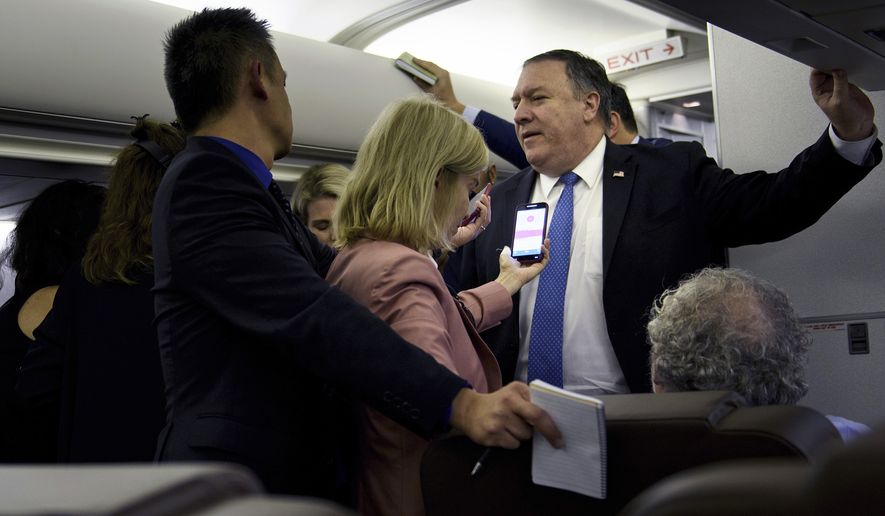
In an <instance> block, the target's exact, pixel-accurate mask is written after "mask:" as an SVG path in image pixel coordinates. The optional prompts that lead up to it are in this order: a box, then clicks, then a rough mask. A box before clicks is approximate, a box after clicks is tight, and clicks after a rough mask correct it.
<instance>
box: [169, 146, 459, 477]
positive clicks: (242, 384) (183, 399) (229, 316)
mask: <svg viewBox="0 0 885 516" xmlns="http://www.w3.org/2000/svg"><path fill="white" fill-rule="evenodd" d="M153 233H154V240H153V244H154V258H155V275H156V285H155V289H154V293H155V307H156V322H157V330H158V335H159V345H160V355H161V360H162V367H163V373H164V378H165V381H166V389H167V391H166V392H167V397H166V400H167V422H166V427H165V428H164V431H163V433H161V436H160V442H159V449H158V457H159V459H160V460H229V461H234V462H239V463H242V464H245V465H247V466H250V467H252V468H253V469H254V470H255V471H256V472H257V473H258V474H259V476H260V477H261V478H262V480H263V481H264V482H265V484H266V485H267V487H268V488H269V489H270V490H271V491H276V492H291V493H305V494H314V495H326V494H328V491H326V489H327V487H328V484H327V482H326V480H327V475H332V474H334V473H335V472H334V471H333V470H332V469H333V468H332V467H331V466H330V458H329V454H328V449H327V448H326V447H324V444H328V443H325V441H326V440H328V437H329V436H331V435H333V434H334V432H335V431H336V430H337V429H338V428H339V425H337V424H336V421H335V420H334V418H335V417H336V416H338V415H339V414H336V413H332V414H329V413H327V412H326V411H325V408H326V407H327V400H326V397H325V395H326V394H328V388H327V387H326V386H328V385H334V386H336V388H337V389H339V390H340V391H343V392H344V393H346V394H353V395H355V396H358V397H359V398H361V399H362V400H363V401H365V402H366V403H368V404H369V405H371V406H373V407H375V408H377V409H378V410H380V411H381V412H383V413H384V414H385V415H387V416H388V417H391V418H392V419H394V420H396V421H397V422H399V423H401V424H403V425H404V426H406V427H407V428H410V429H412V430H414V431H416V432H419V433H421V434H424V435H429V434H431V433H432V432H434V431H437V430H440V429H442V428H441V427H443V426H445V425H446V421H444V415H445V414H446V411H447V409H448V407H450V404H451V401H452V399H453V398H454V397H455V395H456V393H457V392H458V390H460V389H461V388H462V387H463V386H464V385H465V382H464V380H462V379H460V378H458V377H457V376H455V375H454V374H452V373H450V372H449V371H448V370H447V369H446V368H445V367H443V366H441V365H439V364H437V363H436V361H434V360H433V359H432V358H431V357H430V356H429V355H427V354H426V353H424V352H422V351H420V350H418V349H417V348H415V347H414V346H412V345H410V344H408V343H407V342H406V341H404V340H402V339H401V338H400V337H399V336H397V335H396V333H394V332H393V331H392V330H391V329H390V328H389V327H388V326H387V325H386V324H384V323H383V322H382V321H381V320H379V319H377V318H376V317H375V316H373V315H372V314H371V313H370V312H369V311H368V310H366V309H365V308H364V307H362V306H360V305H359V304H358V303H356V302H355V301H353V300H352V299H351V298H349V297H348V296H346V295H345V294H344V293H342V292H341V291H339V290H338V289H336V288H333V287H331V286H330V285H329V284H328V283H326V281H325V280H324V279H323V277H324V276H325V274H326V271H327V270H328V268H329V265H330V263H331V261H332V258H333V252H332V251H331V250H330V249H329V248H327V247H325V246H323V245H322V244H320V243H319V242H318V241H317V240H316V238H314V237H313V236H312V235H311V233H310V232H309V231H308V230H307V228H306V227H304V225H303V224H301V223H300V222H296V225H293V224H292V222H290V219H289V218H288V217H287V216H286V214H285V213H284V212H283V210H282V208H281V207H280V205H279V204H278V203H277V202H276V201H275V200H274V198H273V197H272V196H271V194H270V193H269V192H268V191H267V189H266V188H264V186H263V185H262V184H261V183H260V182H259V181H258V179H257V178H256V177H255V175H254V174H253V173H252V172H251V171H250V170H249V169H248V168H247V167H246V166H245V165H244V164H243V163H242V162H241V161H239V160H238V159H237V158H236V156H234V155H233V154H232V153H231V152H230V151H228V150H227V149H226V148H225V147H224V146H223V145H221V144H219V143H218V142H215V141H213V140H211V139H208V138H200V137H192V138H190V139H189V140H188V143H187V146H186V148H185V150H184V151H182V152H181V153H180V154H179V155H178V156H177V157H176V158H175V160H174V161H173V162H172V164H171V165H170V167H169V170H168V171H167V172H166V175H165V177H164V178H163V182H162V183H161V185H160V188H159V190H158V192H157V197H156V201H155V205H154V225H153Z"/></svg>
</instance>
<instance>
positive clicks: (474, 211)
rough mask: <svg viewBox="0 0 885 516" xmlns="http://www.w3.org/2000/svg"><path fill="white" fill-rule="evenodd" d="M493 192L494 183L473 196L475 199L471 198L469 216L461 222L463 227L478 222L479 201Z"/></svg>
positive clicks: (468, 205)
mask: <svg viewBox="0 0 885 516" xmlns="http://www.w3.org/2000/svg"><path fill="white" fill-rule="evenodd" d="M491 190H492V183H489V184H487V185H486V187H485V188H483V189H482V190H480V191H479V192H477V193H475V194H473V197H471V198H470V202H469V203H468V204H467V216H466V217H464V220H462V221H461V225H462V226H466V225H467V224H470V223H471V222H473V221H474V220H476V217H479V200H480V199H482V196H483V195H488V194H489V192H490V191H491Z"/></svg>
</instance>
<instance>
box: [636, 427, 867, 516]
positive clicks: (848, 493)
mask: <svg viewBox="0 0 885 516" xmlns="http://www.w3.org/2000/svg"><path fill="white" fill-rule="evenodd" d="M883 478H885V427H883V428H880V429H878V430H877V431H875V432H874V433H872V434H871V435H868V436H864V437H861V438H859V439H857V440H856V441H853V442H851V443H849V444H848V445H847V446H845V447H842V448H836V449H834V450H833V451H832V453H831V454H829V455H828V456H827V457H825V458H824V459H823V460H821V461H819V462H818V463H817V464H809V463H807V462H805V461H802V460H799V459H749V460H741V461H730V462H721V463H717V464H711V465H707V466H703V467H699V468H694V469H692V470H689V471H684V472H682V473H679V474H676V475H673V476H672V477H670V478H667V479H664V480H662V481H661V482H659V483H657V484H655V485H654V486H652V487H651V488H649V489H647V490H646V491H645V492H643V493H642V494H641V495H640V496H638V497H637V498H636V499H634V500H633V501H632V502H630V504H629V505H627V507H625V508H624V511H623V512H622V515H623V516H677V515H678V516H701V515H706V514H717V515H719V516H739V515H744V514H753V515H754V516H776V515H781V514H790V515H791V516H805V515H809V516H824V515H830V514H882V513H883V512H885V489H883V485H885V480H883Z"/></svg>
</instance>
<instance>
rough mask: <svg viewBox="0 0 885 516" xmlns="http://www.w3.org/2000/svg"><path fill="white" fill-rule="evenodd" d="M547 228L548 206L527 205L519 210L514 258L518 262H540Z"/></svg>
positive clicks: (543, 204) (540, 204)
mask: <svg viewBox="0 0 885 516" xmlns="http://www.w3.org/2000/svg"><path fill="white" fill-rule="evenodd" d="M546 226H547V204H545V203H535V204H526V205H522V206H520V207H519V208H517V210H516V231H515V233H514V234H513V257H514V258H516V259H517V260H540V259H541V257H542V256H543V251H542V250H541V249H542V246H543V244H544V231H545V229H546Z"/></svg>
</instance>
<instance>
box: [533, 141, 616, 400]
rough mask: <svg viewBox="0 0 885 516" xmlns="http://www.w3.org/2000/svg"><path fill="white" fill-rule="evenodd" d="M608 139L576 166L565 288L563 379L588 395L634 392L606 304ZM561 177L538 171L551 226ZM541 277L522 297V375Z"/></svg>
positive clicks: (539, 195) (540, 198)
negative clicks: (604, 189) (611, 335)
mask: <svg viewBox="0 0 885 516" xmlns="http://www.w3.org/2000/svg"><path fill="white" fill-rule="evenodd" d="M605 146H606V140H605V138H603V139H602V140H600V142H599V145H597V146H596V148H595V149H593V152H591V153H590V154H589V155H588V156H587V157H586V158H584V161H582V162H581V163H580V164H579V165H578V166H577V167H576V168H575V170H574V172H575V174H577V175H578V177H580V180H579V181H578V182H577V183H575V186H574V208H573V209H574V217H573V220H574V222H573V224H572V242H571V260H570V262H569V271H568V285H567V286H566V290H565V320H564V321H563V339H562V340H563V343H562V363H563V369H562V380H563V387H565V388H566V389H567V390H570V391H575V392H582V393H585V394H601V393H620V392H629V389H628V388H627V382H626V381H625V380H624V374H623V373H622V372H621V366H620V365H619V364H618V359H617V357H616V356H615V352H614V350H613V349H612V345H611V341H610V340H609V337H608V329H607V328H606V325H605V312H604V310H603V307H602V158H603V156H604V155H605ZM558 181H559V178H556V177H548V176H545V175H541V174H539V175H538V179H537V181H535V187H534V191H533V192H532V198H531V201H530V202H546V203H547V204H548V205H549V206H550V210H549V211H548V214H547V226H548V230H549V227H550V220H552V217H553V212H554V211H555V210H556V205H557V203H558V201H559V196H560V195H561V194H562V188H563V186H562V184H560V183H558ZM537 292H538V278H535V279H534V280H532V281H530V282H528V283H526V284H525V285H524V286H523V287H522V290H520V296H519V343H520V345H519V361H518V362H517V366H516V379H517V380H521V381H525V380H526V375H527V374H528V358H529V348H528V343H529V341H530V338H531V335H530V333H531V328H532V314H533V313H534V310H535V296H536V295H537Z"/></svg>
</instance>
